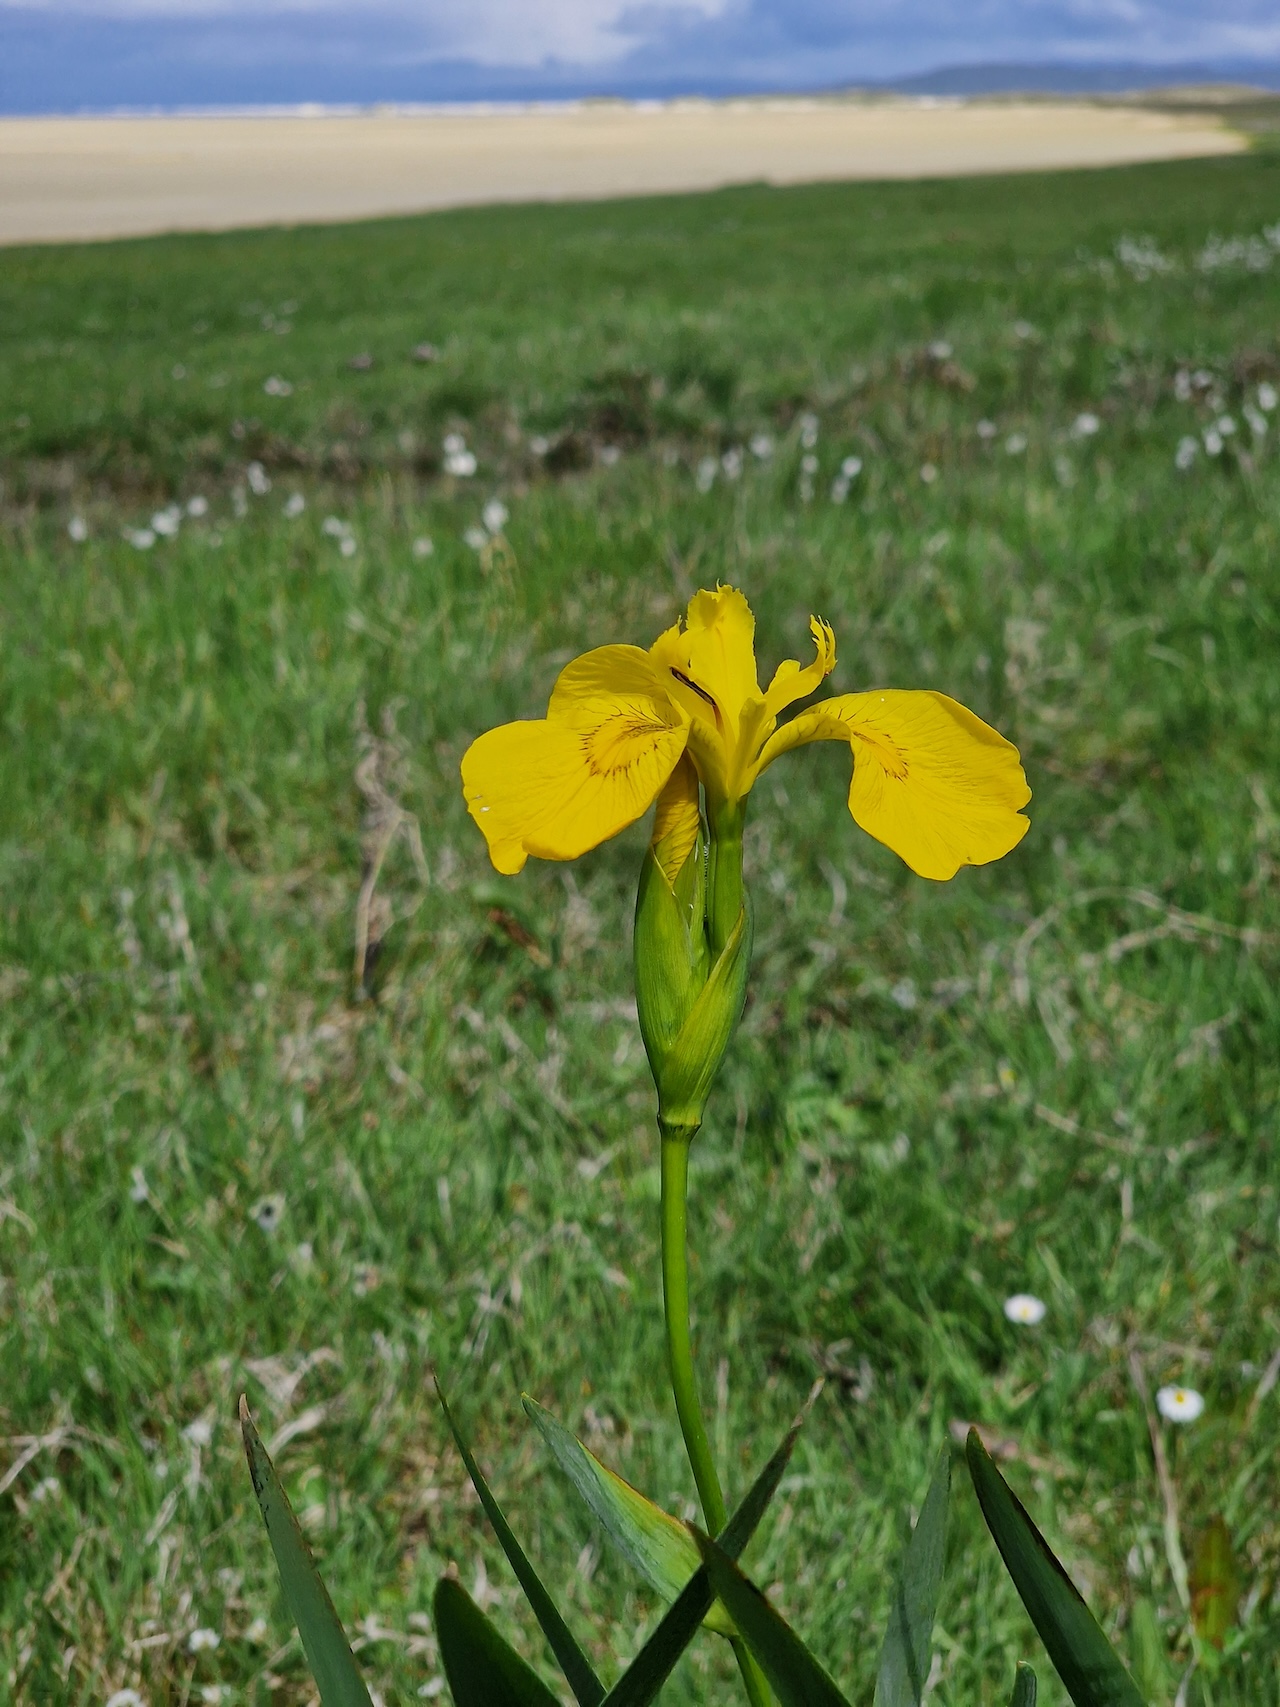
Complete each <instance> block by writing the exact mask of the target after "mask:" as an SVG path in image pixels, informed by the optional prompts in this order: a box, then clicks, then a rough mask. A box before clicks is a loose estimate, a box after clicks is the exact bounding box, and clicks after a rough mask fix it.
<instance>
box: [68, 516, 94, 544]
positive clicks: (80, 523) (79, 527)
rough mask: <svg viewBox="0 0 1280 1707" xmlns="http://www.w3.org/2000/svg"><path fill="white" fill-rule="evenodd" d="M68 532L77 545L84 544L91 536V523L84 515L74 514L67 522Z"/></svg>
mask: <svg viewBox="0 0 1280 1707" xmlns="http://www.w3.org/2000/svg"><path fill="white" fill-rule="evenodd" d="M67 534H68V536H69V537H70V538H71V539H73V540H75V542H76V544H77V545H83V544H84V542H85V540H86V539H88V537H89V524H88V522H87V521H85V519H84V517H83V516H72V518H71V520H70V521H69V522H68V523H67Z"/></svg>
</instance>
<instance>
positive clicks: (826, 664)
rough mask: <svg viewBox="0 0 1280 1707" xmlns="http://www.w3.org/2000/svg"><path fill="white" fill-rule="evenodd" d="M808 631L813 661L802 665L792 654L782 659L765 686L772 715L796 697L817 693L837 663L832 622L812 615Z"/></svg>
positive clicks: (765, 696)
mask: <svg viewBox="0 0 1280 1707" xmlns="http://www.w3.org/2000/svg"><path fill="white" fill-rule="evenodd" d="M809 632H810V633H811V634H812V635H813V640H814V645H815V646H816V647H817V649H818V655H817V657H816V658H815V659H814V661H813V663H812V664H808V665H805V666H803V667H802V666H801V665H799V664H798V663H797V662H796V661H795V659H794V658H786V659H784V660H783V662H782V663H781V664H779V665H778V668H777V669H776V670H775V671H774V673H773V680H772V681H771V682H770V683H769V686H768V687H767V688H766V689H765V695H764V698H765V704H766V705H767V706H768V708H769V713H770V715H771V716H772V717H776V716H777V715H778V713H779V712H780V711H784V710H785V709H786V707H787V706H789V705H794V704H795V702H796V700H798V699H807V698H808V697H809V695H810V694H811V693H816V692H817V691H818V689H819V688H820V687H821V686H822V683H823V682H824V681H825V680H826V678H827V677H828V676H829V675H830V674H831V672H832V670H834V669H835V667H836V637H835V634H834V632H833V630H832V628H831V624H830V623H828V622H823V620H822V618H821V617H817V616H811V617H810V618H809Z"/></svg>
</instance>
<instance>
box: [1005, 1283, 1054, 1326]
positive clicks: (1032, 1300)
mask: <svg viewBox="0 0 1280 1707" xmlns="http://www.w3.org/2000/svg"><path fill="white" fill-rule="evenodd" d="M1047 1309H1048V1306H1047V1305H1046V1304H1045V1302H1044V1300H1043V1299H1042V1298H1037V1297H1035V1296H1034V1295H1033V1294H1032V1293H1030V1292H1015V1293H1014V1294H1013V1296H1012V1297H1011V1298H1006V1299H1005V1301H1004V1313H1005V1315H1006V1316H1007V1317H1008V1319H1009V1320H1010V1321H1011V1322H1016V1323H1017V1324H1018V1326H1019V1327H1021V1328H1034V1327H1038V1326H1039V1324H1040V1323H1041V1322H1043V1321H1044V1318H1045V1312H1046V1310H1047Z"/></svg>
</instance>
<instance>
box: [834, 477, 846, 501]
mask: <svg viewBox="0 0 1280 1707" xmlns="http://www.w3.org/2000/svg"><path fill="white" fill-rule="evenodd" d="M848 496H849V482H848V481H847V480H846V479H845V477H844V475H843V474H837V475H836V477H835V479H834V480H833V481H832V482H831V502H832V503H833V504H843V503H844V501H845V499H846V498H847V497H848Z"/></svg>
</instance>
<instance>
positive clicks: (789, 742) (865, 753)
mask: <svg viewBox="0 0 1280 1707" xmlns="http://www.w3.org/2000/svg"><path fill="white" fill-rule="evenodd" d="M839 740H843V741H848V742H849V744H850V746H851V748H852V749H853V782H852V784H851V786H850V789H849V810H850V812H851V813H852V814H853V817H854V821H855V822H856V823H857V824H859V825H861V827H862V828H863V829H864V830H866V831H867V833H868V834H869V835H872V836H874V837H875V838H876V840H877V841H880V842H883V843H884V844H885V846H886V847H889V848H892V849H893V851H894V853H896V854H898V855H899V857H900V858H902V859H904V860H905V861H906V863H907V864H908V865H909V866H910V867H911V869H912V871H914V872H916V873H917V874H918V875H919V876H921V877H931V878H934V879H936V880H938V881H945V880H946V879H947V878H949V877H954V876H955V874H956V872H957V871H958V870H959V869H960V867H961V866H962V865H986V864H988V863H989V862H990V861H991V860H995V859H1000V858H1002V857H1003V856H1004V855H1005V854H1007V853H1008V852H1009V851H1010V850H1011V849H1012V848H1015V847H1017V845H1018V843H1019V842H1020V841H1021V840H1022V838H1023V836H1025V835H1026V833H1027V831H1028V830H1029V829H1030V827H1031V826H1030V822H1029V821H1028V820H1027V819H1026V818H1024V817H1023V816H1022V815H1021V812H1020V810H1019V808H1021V807H1023V806H1025V805H1026V804H1027V802H1028V800H1030V798H1031V790H1030V789H1029V788H1028V787H1027V779H1026V777H1025V776H1024V775H1023V771H1022V766H1021V764H1020V763H1019V760H1018V749H1017V748H1016V747H1015V746H1013V745H1012V744H1011V743H1010V742H1008V741H1006V740H1005V738H1004V736H1003V735H1000V734H998V733H997V731H996V730H994V729H993V728H992V727H991V726H990V724H988V723H984V722H983V721H982V719H981V718H980V717H975V716H974V714H973V712H971V711H969V710H967V709H966V708H965V707H964V706H963V705H960V704H959V703H958V702H957V701H956V700H954V699H949V698H948V697H947V695H946V694H941V693H929V692H921V693H909V692H903V691H900V690H896V689H884V690H883V691H880V692H877V693H851V694H842V695H840V696H839V697H838V698H836V699H830V700H826V701H824V702H823V703H822V704H821V705H816V706H814V707H813V708H812V709H811V710H809V711H805V712H801V714H800V716H799V717H797V718H795V719H794V720H793V721H792V722H791V723H787V724H784V726H783V727H782V728H781V729H779V730H777V731H776V732H775V734H774V735H773V737H772V738H771V739H770V741H769V743H768V745H767V746H766V747H765V750H764V754H763V756H762V759H761V768H762V769H763V768H764V766H765V765H767V764H770V763H772V761H773V760H774V759H775V758H777V757H778V755H779V754H780V753H785V752H787V751H788V750H789V749H790V748H791V747H799V746H802V745H804V744H805V743H806V742H809V741H839Z"/></svg>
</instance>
